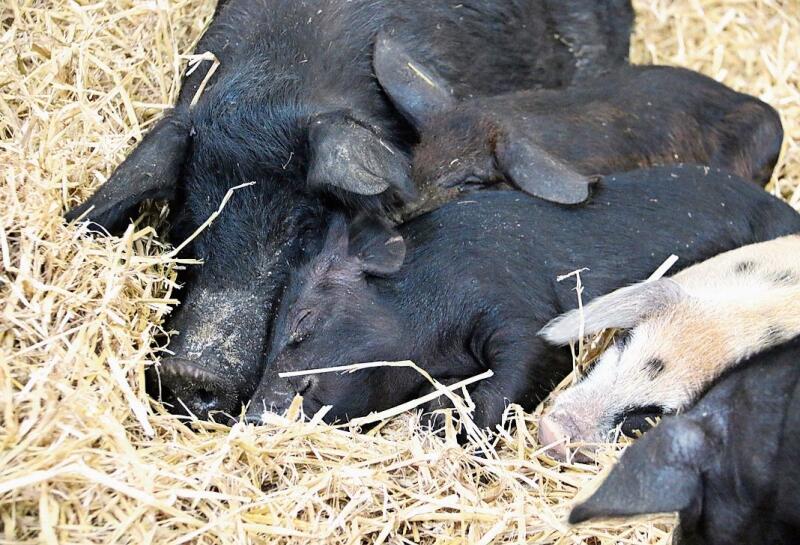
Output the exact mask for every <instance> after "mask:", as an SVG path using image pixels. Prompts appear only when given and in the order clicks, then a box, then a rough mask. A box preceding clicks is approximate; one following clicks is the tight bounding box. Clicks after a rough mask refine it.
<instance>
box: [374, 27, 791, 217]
mask: <svg viewBox="0 0 800 545" xmlns="http://www.w3.org/2000/svg"><path fill="white" fill-rule="evenodd" d="M375 55H376V73H377V75H378V79H379V81H380V82H381V85H382V86H383V88H384V89H385V90H386V92H387V93H388V94H389V95H390V96H391V98H392V100H393V101H394V103H395V104H396V105H397V107H398V109H399V110H400V111H401V112H403V113H404V115H405V116H406V117H407V118H408V119H409V121H411V122H412V123H413V124H414V126H415V127H416V128H417V130H418V131H419V133H420V139H421V141H420V143H419V144H418V145H417V146H416V147H415V148H414V155H413V164H412V173H413V179H414V183H415V185H416V186H417V188H418V190H419V192H420V196H419V198H418V199H417V201H416V202H414V203H412V204H411V205H410V206H409V207H408V208H406V209H405V210H403V211H402V214H403V215H404V216H409V215H416V214H418V213H420V211H421V210H429V209H432V208H435V207H436V206H439V205H440V204H441V203H442V202H444V201H447V200H450V199H452V198H454V197H456V196H457V195H458V194H460V193H461V192H462V191H464V190H466V189H470V188H476V187H481V186H488V185H494V184H497V183H499V182H505V183H507V184H510V185H511V186H513V187H516V188H519V189H522V190H523V191H526V192H528V193H530V194H532V195H537V196H542V197H545V198H547V199H549V200H555V201H557V202H562V203H576V202H581V201H583V200H584V199H586V197H587V196H588V192H589V186H590V184H591V182H592V177H593V176H595V175H602V174H609V173H613V172H617V173H618V172H623V171H627V170H632V169H636V168H642V167H646V166H654V165H667V164H678V163H691V164H698V165H709V166H713V167H718V168H723V169H727V170H730V171H731V172H733V173H735V174H737V175H739V176H741V177H743V178H745V179H748V180H753V181H754V182H757V183H759V184H762V185H763V184H766V183H767V182H768V181H769V179H770V176H771V175H772V169H773V168H774V166H775V163H776V161H777V159H778V154H779V153H780V149H781V143H782V140H783V128H782V126H781V120H780V117H779V116H778V113H777V112H776V111H775V110H774V109H773V108H772V107H771V106H769V105H768V104H766V103H764V102H762V101H760V100H758V99H757V98H755V97H752V96H750V95H745V94H742V93H737V92H735V91H733V90H732V89H730V88H728V87H726V86H725V85H723V84H721V83H718V82H716V81H714V80H713V79H711V78H708V77H706V76H704V75H702V74H699V73H697V72H693V71H691V70H686V69H683V68H673V67H668V66H627V65H623V66H619V67H617V68H616V69H613V70H611V71H610V72H609V73H607V74H605V75H602V76H600V77H597V78H595V79H594V80H592V81H585V82H582V84H580V85H574V86H572V87H570V88H568V89H562V90H549V89H537V90H528V91H519V92H515V93H510V94H505V95H499V96H494V97H479V98H475V99H473V100H468V101H464V102H459V101H457V100H456V99H455V98H454V94H453V92H452V89H450V87H449V85H448V83H447V81H446V80H444V79H442V78H441V77H439V76H438V75H437V74H436V72H435V70H434V69H433V68H429V67H426V66H424V65H423V64H422V63H421V62H417V61H415V60H414V59H413V58H412V57H411V56H410V55H409V54H407V53H406V54H404V53H403V51H402V48H400V46H398V45H397V44H392V43H391V42H379V43H378V44H377V45H376V53H375ZM403 66H407V67H409V66H410V67H412V68H405V69H404V68H403Z"/></svg>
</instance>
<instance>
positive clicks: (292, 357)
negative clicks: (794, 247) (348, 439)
mask: <svg viewBox="0 0 800 545" xmlns="http://www.w3.org/2000/svg"><path fill="white" fill-rule="evenodd" d="M798 230H800V215H798V214H797V213H796V212H795V211H794V210H793V209H792V208H791V207H789V206H788V205H787V204H786V203H783V202H781V201H780V200H778V199H776V198H774V197H772V196H770V195H769V194H767V193H765V192H764V191H762V190H761V189H760V188H758V187H757V186H756V185H754V184H751V183H749V182H746V181H744V180H742V179H740V178H736V177H734V176H732V175H730V174H727V173H724V172H721V171H718V170H714V169H709V168H702V167H696V166H672V167H659V168H652V169H649V170H639V171H633V172H631V173H626V174H622V175H618V176H609V177H608V178H607V179H606V180H605V181H603V182H601V183H600V184H599V185H598V188H597V191H596V193H595V194H594V195H593V197H592V199H591V200H590V201H589V202H587V203H586V204H585V205H584V206H580V207H564V206H561V205H557V204H553V203H550V202H547V201H543V200H540V199H535V198H531V197H529V196H527V195H525V194H522V193H519V192H514V191H485V192H476V193H474V194H473V195H471V196H470V198H469V199H464V200H460V201H455V202H452V203H448V204H446V205H445V206H443V207H442V208H439V209H437V210H435V211H433V212H431V213H429V214H426V215H423V216H420V217H418V218H416V219H414V220H412V221H410V222H408V223H406V224H404V225H403V226H401V227H400V228H399V232H396V231H394V230H392V229H390V228H386V227H384V226H383V225H381V224H378V223H376V222H374V221H368V220H359V221H355V222H353V223H352V224H351V226H350V228H349V229H348V226H347V225H346V222H345V220H344V219H343V218H341V217H340V218H338V219H337V220H336V221H334V222H333V224H332V226H331V228H330V229H329V231H328V235H327V239H326V241H325V245H324V248H323V250H322V252H321V253H320V254H319V255H318V256H317V257H315V258H314V259H312V260H311V261H310V262H309V263H307V264H306V265H304V266H303V267H302V268H301V269H299V270H298V271H297V272H296V273H295V274H293V276H292V279H291V280H290V283H289V287H288V291H287V294H286V296H285V298H284V300H283V302H282V305H281V310H280V312H279V314H278V316H277V318H276V323H275V335H274V339H273V343H272V348H271V355H270V362H271V363H269V364H268V366H269V367H270V368H271V367H272V366H274V367H275V368H276V369H277V371H278V372H284V371H295V370H305V369H314V368H320V367H331V366H338V365H346V364H352V363H358V362H369V361H376V360H406V359H410V360H413V361H415V362H416V363H417V364H418V365H420V366H421V367H423V368H424V369H426V370H427V371H428V372H429V373H430V374H431V375H432V376H434V377H435V378H437V379H439V380H440V381H442V382H445V383H447V382H452V381H456V380H458V379H463V378H466V377H470V376H473V375H476V374H478V373H480V372H482V371H484V370H486V369H491V370H493V371H494V376H493V377H491V378H489V379H487V380H484V381H482V382H480V383H478V384H477V385H476V386H475V387H474V389H473V390H472V392H471V397H472V400H473V401H474V403H475V406H476V408H475V412H474V421H475V423H476V424H477V425H479V426H482V427H494V426H495V425H496V424H498V423H499V422H500V419H501V415H502V413H503V410H504V408H505V406H506V404H507V403H508V402H514V403H519V404H521V405H522V406H523V407H525V408H527V409H530V408H532V407H533V406H534V405H535V403H536V402H538V401H539V400H540V399H541V398H542V397H543V395H544V394H546V393H547V392H548V391H549V390H550V389H551V387H552V385H553V384H554V383H555V382H556V381H558V380H559V379H560V378H562V377H563V376H564V375H565V374H566V373H567V372H568V371H569V370H570V369H571V364H570V361H571V359H570V357H569V353H568V351H565V350H564V349H561V348H553V347H548V346H547V345H546V344H545V342H544V340H543V339H542V338H541V337H539V336H538V335H537V332H538V331H539V330H540V329H541V327H542V326H543V325H544V324H545V323H547V321H548V320H550V319H551V318H553V317H554V316H557V315H558V314H559V313H561V312H562V311H564V310H565V309H570V308H572V307H573V306H574V304H575V293H574V291H573V289H572V286H570V285H569V283H568V282H564V283H560V284H559V283H556V280H555V278H556V276H557V275H559V274H563V273H567V272H570V271H573V270H575V269H578V268H581V267H592V269H591V272H589V273H587V275H586V276H585V283H586V287H585V292H584V300H591V299H592V298H593V297H596V296H599V295H602V294H604V293H607V292H609V291H611V290H614V289H616V288H618V287H620V286H623V285H625V284H628V283H631V282H633V281H634V280H637V279H639V278H642V277H644V276H646V275H648V274H650V273H651V272H652V271H653V270H654V269H656V268H657V267H658V266H659V265H660V264H661V263H662V262H663V260H664V259H665V258H666V257H668V256H669V255H670V254H671V253H678V254H679V255H680V256H681V257H682V263H683V264H686V265H688V264H691V263H693V262H696V261H698V260H701V259H705V258H707V257H710V256H712V255H715V254H717V253H719V252H720V251H723V250H727V249H731V248H735V247H738V246H741V245H743V244H747V243H750V242H755V241H760V240H767V239H771V238H774V237H777V236H780V235H784V234H786V233H791V232H795V231H798ZM290 381H291V382H292V385H293V387H294V389H295V391H296V392H297V393H298V394H301V395H302V396H303V403H304V407H305V409H306V411H307V413H309V414H313V413H314V412H315V411H317V410H318V409H320V408H321V407H322V406H323V405H331V406H332V410H330V411H329V412H328V413H327V415H326V417H325V418H326V419H327V420H328V421H334V420H347V419H350V418H353V417H357V416H362V415H365V414H367V413H369V412H370V411H376V410H381V409H385V408H388V407H392V406H394V405H397V404H399V403H401V402H404V401H407V400H409V399H412V398H414V397H415V396H418V395H424V394H425V393H426V392H425V391H424V390H425V389H426V388H427V387H428V386H427V384H428V383H427V382H426V381H425V379H423V378H422V377H421V376H419V375H418V374H416V373H415V372H414V371H413V370H411V369H402V368H376V369H370V370H364V371H359V372H356V373H352V374H335V373H328V374H318V375H307V376H302V377H295V378H291V379H290ZM273 388H274V382H273V381H271V380H265V381H262V383H261V384H260V385H259V388H258V389H257V391H256V393H255V395H254V397H253V399H252V401H251V406H250V408H249V411H248V416H249V419H250V420H252V421H255V422H257V421H259V417H260V415H261V414H262V412H263V410H264V403H262V400H271V399H272V397H273V396H272V393H271V390H272V389H273ZM435 406H436V404H433V405H431V406H430V407H428V409H430V408H433V407H435Z"/></svg>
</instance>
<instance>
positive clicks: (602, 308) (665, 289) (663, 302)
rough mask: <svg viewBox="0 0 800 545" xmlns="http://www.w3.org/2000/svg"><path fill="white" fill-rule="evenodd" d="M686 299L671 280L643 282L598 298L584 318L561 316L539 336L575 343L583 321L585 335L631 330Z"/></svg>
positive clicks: (576, 313)
mask: <svg viewBox="0 0 800 545" xmlns="http://www.w3.org/2000/svg"><path fill="white" fill-rule="evenodd" d="M685 297H686V294H685V292H684V291H683V289H682V288H681V287H680V285H679V284H678V283H677V282H675V281H674V280H672V279H671V278H660V279H658V280H654V281H652V282H641V283H639V284H634V285H632V286H627V287H624V288H620V289H618V290H617V291H613V292H611V293H609V294H608V295H604V296H602V297H598V298H596V299H595V300H594V301H592V302H591V303H589V304H588V305H586V306H585V307H583V315H581V312H580V310H579V309H575V310H570V311H569V312H566V313H564V314H562V315H561V316H559V317H558V318H555V319H553V320H551V321H550V322H549V323H548V324H547V325H545V326H544V327H543V328H542V329H541V331H539V335H540V336H541V337H543V338H544V339H545V340H546V341H547V342H549V343H550V344H554V345H564V344H567V343H569V342H572V341H576V340H578V336H579V335H580V331H581V318H583V331H584V334H585V335H593V334H595V333H598V332H600V331H602V330H604V329H608V328H619V329H630V328H632V327H634V326H636V325H637V324H638V323H639V322H641V321H642V320H643V319H644V318H646V317H648V316H653V315H655V314H657V313H658V312H661V311H663V310H664V309H665V308H668V307H669V306H671V305H674V304H675V303H677V302H678V301H680V300H682V299H683V298H685Z"/></svg>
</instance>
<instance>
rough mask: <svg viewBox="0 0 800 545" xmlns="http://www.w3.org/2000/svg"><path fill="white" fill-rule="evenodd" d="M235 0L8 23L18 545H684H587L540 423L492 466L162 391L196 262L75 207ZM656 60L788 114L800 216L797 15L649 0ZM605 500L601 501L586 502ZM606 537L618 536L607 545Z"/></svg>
mask: <svg viewBox="0 0 800 545" xmlns="http://www.w3.org/2000/svg"><path fill="white" fill-rule="evenodd" d="M213 4H214V0H175V1H174V2H168V1H167V0H158V1H156V0H150V1H139V0H115V1H106V0H96V1H94V2H83V1H63V2H61V1H56V2H46V1H37V0H26V1H22V0H6V1H5V2H4V3H3V7H2V8H0V13H1V14H2V15H1V16H0V59H2V62H1V63H0V135H2V136H0V147H1V148H2V150H1V151H0V153H2V155H0V176H2V183H3V187H2V190H0V262H1V263H2V272H0V296H1V297H2V301H3V311H2V317H0V351H1V352H0V543H33V542H35V541H36V542H44V543H48V544H51V543H77V542H80V543H137V544H138V543H150V542H155V543H171V544H178V543H231V542H236V543H245V542H269V543H284V542H292V543H301V542H329V543H371V542H376V543H456V542H458V543H462V542H463V543H490V542H493V541H497V542H501V541H502V542H518V543H523V542H528V543H586V544H591V545H598V544H610V543H647V544H651V543H652V544H655V543H668V536H669V532H670V522H671V517H661V518H653V519H640V520H638V521H634V522H631V523H625V524H622V523H601V524H597V525H594V526H587V527H581V528H577V529H569V528H567V527H566V525H565V524H564V522H563V521H564V519H565V515H566V513H567V512H568V509H569V506H570V504H571V502H572V501H573V500H574V497H575V495H576V493H577V491H578V490H579V489H581V488H585V487H587V485H588V486H591V484H592V483H593V481H594V480H595V479H594V477H595V476H596V474H597V473H598V472H599V471H601V468H604V467H607V466H608V465H610V464H611V463H612V462H613V460H614V459H615V456H616V453H617V450H618V449H619V447H615V446H608V447H607V448H605V449H604V450H602V451H601V452H600V453H599V454H598V456H597V458H598V462H599V464H598V465H597V466H595V465H580V464H572V465H559V464H556V463H555V462H553V461H552V460H551V459H549V458H548V457H547V456H545V455H542V454H541V453H540V451H539V445H537V444H536V441H535V439H534V438H535V436H536V419H537V415H536V414H534V415H525V414H522V413H521V412H520V411H518V410H515V409H514V408H512V409H511V410H510V411H509V414H508V417H509V418H511V419H514V420H516V421H517V423H518V426H517V429H518V431H517V432H515V434H514V435H513V436H512V435H507V436H502V437H500V438H499V439H498V444H497V451H498V456H497V457H495V456H489V457H488V458H482V457H480V456H476V455H475V454H474V452H473V451H470V450H466V451H465V450H462V449H460V448H458V447H457V446H455V443H454V442H453V440H452V438H449V439H447V440H442V439H438V438H436V437H432V436H429V435H425V434H420V433H419V432H417V431H415V429H414V418H413V417H411V416H408V415H404V416H401V417H398V418H396V419H394V420H392V421H391V422H388V423H386V424H385V425H381V426H379V427H378V428H376V429H373V430H372V431H371V432H370V433H369V434H358V433H355V432H353V431H351V430H348V429H333V428H329V427H326V426H323V425H319V424H316V423H313V422H312V423H308V422H302V421H300V419H299V418H298V411H297V410H296V409H295V410H292V411H290V413H289V414H288V415H287V416H286V417H275V419H274V422H273V423H272V424H270V425H267V426H264V427H261V428H254V427H252V426H250V427H248V426H243V425H237V426H235V427H233V428H226V427H223V426H220V425H216V424H200V425H197V426H193V427H191V428H190V427H187V425H185V423H182V422H181V421H179V420H178V419H177V418H175V417H173V416H171V415H168V414H166V413H165V412H164V410H163V408H162V407H160V406H158V404H156V403H153V402H151V401H150V400H149V399H148V398H147V396H146V395H145V393H144V378H143V371H144V368H145V366H146V365H148V364H150V363H152V362H153V361H154V360H155V359H156V358H157V357H158V354H157V352H156V350H155V349H154V348H153V345H154V339H155V337H156V336H157V334H158V333H159V332H160V324H161V323H162V322H163V319H164V316H165V314H166V313H167V312H168V310H169V308H170V306H171V305H173V304H174V303H175V297H177V296H178V295H179V292H176V286H175V284H174V277H175V270H176V267H178V266H184V265H182V264H179V263H176V262H175V261H174V260H173V259H171V258H169V257H168V256H166V255H165V254H166V253H167V251H168V248H166V247H165V246H164V245H163V244H162V243H161V242H159V239H158V237H157V236H156V234H155V232H154V231H153V229H151V228H141V227H140V228H138V230H136V229H133V228H131V229H130V230H129V231H128V232H127V233H126V234H125V236H123V237H121V238H89V237H86V236H84V234H85V233H83V232H82V231H81V230H76V228H75V227H69V226H66V225H65V224H64V223H63V221H62V219H61V217H60V215H61V213H62V211H63V210H64V207H65V206H72V205H75V204H76V203H78V202H80V201H81V200H83V199H85V198H86V197H87V196H88V195H89V194H90V193H91V192H92V190H93V189H94V188H96V187H97V186H98V185H99V184H101V183H102V182H103V181H104V180H106V179H107V177H108V176H109V174H110V173H111V172H112V170H113V168H114V166H115V165H117V164H118V163H119V162H120V161H121V160H122V158H123V157H124V156H125V155H126V154H127V153H128V152H129V151H130V149H131V147H132V146H133V145H134V143H135V142H136V141H138V139H140V138H141V136H142V134H143V132H145V131H146V130H147V128H148V127H149V126H150V125H152V123H153V122H154V120H155V119H157V118H158V116H159V114H160V112H161V111H162V110H163V109H164V108H166V107H167V106H168V105H170V104H171V103H172V101H173V98H174V96H175V94H176V91H177V89H178V82H179V77H180V73H181V71H182V70H183V68H184V66H185V63H186V62H187V58H186V56H185V55H186V54H187V53H189V52H191V50H192V47H193V44H194V42H195V41H196V40H197V38H198V36H199V34H200V33H201V32H202V30H203V28H204V26H205V25H206V24H207V22H208V20H209V18H210V16H211V13H212V11H213ZM636 7H637V11H638V17H639V18H638V31H637V35H636V38H635V53H634V59H635V60H636V61H638V62H660V63H674V64H679V65H682V66H688V67H691V68H695V69H698V70H701V71H703V72H705V73H707V74H710V75H711V76H714V77H716V78H718V79H721V80H722V81H724V82H726V83H728V84H729V85H732V86H733V87H735V88H737V89H740V90H746V91H748V92H751V93H753V94H755V95H758V96H760V97H761V98H763V99H765V100H767V101H768V102H770V103H771V104H773V105H774V106H776V107H777V108H778V109H779V110H780V111H781V113H782V116H783V121H784V124H785V127H786V130H787V136H788V137H787V140H786V146H785V149H784V154H783V158H782V161H781V165H780V167H779V168H778V170H777V176H776V178H775V180H774V181H773V184H772V186H771V188H770V189H771V190H772V191H775V192H776V193H780V194H782V195H783V196H784V197H785V198H787V199H788V200H790V202H792V203H793V204H794V205H795V206H797V205H800V189H798V188H800V90H799V89H798V87H800V86H799V85H798V74H800V67H798V65H797V59H796V57H797V55H796V54H797V51H800V5H799V4H798V3H797V0H783V1H781V0H716V1H714V0H680V1H678V0H639V1H637V2H636ZM584 493H585V492H584ZM589 536H596V537H589Z"/></svg>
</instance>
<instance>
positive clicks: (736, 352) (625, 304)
mask: <svg viewBox="0 0 800 545" xmlns="http://www.w3.org/2000/svg"><path fill="white" fill-rule="evenodd" d="M798 298H800V235H791V236H785V237H781V238H777V239H775V240H772V241H769V242H762V243H758V244H751V245H749V246H743V247H741V248H738V249H736V250H731V251H728V252H725V253H722V254H720V255H717V256H716V257H713V258H711V259H709V260H707V261H704V262H702V263H699V264H697V265H694V266H692V267H689V268H687V269H685V270H683V271H681V272H680V273H678V274H676V275H675V276H673V277H672V278H662V279H660V280H657V281H653V282H644V283H640V284H635V285H632V286H628V287H625V288H621V289H619V290H617V291H614V292H612V293H610V294H608V295H605V296H603V297H599V298H597V299H595V300H594V301H592V302H591V303H590V304H589V305H587V306H586V307H584V309H583V313H582V314H581V312H580V311H579V310H577V309H576V310H572V311H570V312H567V313H566V314H563V315H562V316H560V317H558V318H556V319H555V320H553V321H551V322H550V323H549V324H548V325H546V326H545V327H544V328H543V329H542V330H541V332H540V335H541V336H542V337H543V338H544V339H545V340H547V341H548V342H549V343H551V344H555V345H564V344H567V343H569V342H572V341H575V340H577V339H578V336H579V331H580V325H581V321H582V320H583V322H584V331H585V333H586V334H587V335H591V334H594V333H597V332H600V331H602V330H604V329H608V328H617V329H621V330H624V331H623V332H622V333H621V334H619V335H617V338H616V340H615V342H614V344H613V345H612V346H611V347H610V348H609V349H608V350H606V351H605V352H604V353H603V354H602V355H601V357H600V359H599V360H598V362H597V363H596V365H595V366H594V367H593V368H592V369H591V372H590V373H589V374H588V376H586V377H585V378H584V379H583V380H582V381H581V382H579V383H578V384H577V385H575V386H573V387H572V388H570V389H568V390H566V391H565V392H564V393H562V394H561V395H559V396H558V397H557V398H556V399H555V402H554V404H553V405H552V407H551V408H550V409H549V410H547V411H545V414H544V415H543V417H542V420H541V423H540V431H539V436H540V440H541V442H542V444H547V445H553V446H552V448H551V453H552V454H553V455H554V456H556V457H560V458H563V457H565V456H566V443H567V442H568V441H572V442H581V443H598V442H602V441H605V440H608V439H609V437H610V435H611V433H612V432H613V431H614V430H615V428H616V426H617V425H619V424H620V423H622V431H623V432H624V433H628V434H630V433H631V432H632V431H633V430H634V429H640V430H643V429H646V428H647V426H648V423H647V420H648V417H651V416H656V415H661V414H669V413H675V412H677V411H680V410H682V409H684V408H686V407H688V406H689V405H690V404H691V403H693V402H694V401H695V399H696V398H697V397H698V396H699V395H700V394H702V392H704V391H705V390H706V389H707V388H708V387H709V385H710V384H711V382H712V381H714V380H715V379H716V378H717V377H719V376H720V375H721V374H722V373H723V372H725V371H727V370H728V369H730V368H732V367H734V366H736V365H737V364H738V363H739V362H741V361H742V360H744V359H745V358H747V357H749V356H751V355H753V354H755V353H758V352H760V351H763V350H765V349H767V348H769V347H772V346H775V345H777V344H780V343H782V342H784V341H786V340H788V339H790V338H792V337H794V336H796V335H798V334H799V333H800V312H798V311H797V308H796V306H795V305H794V304H793V303H792V302H794V301H797V300H798ZM587 449H590V446H588V445H584V446H583V448H582V451H583V452H586V450H587ZM577 455H578V456H579V457H583V456H584V455H583V453H582V452H580V451H579V452H578V453H577Z"/></svg>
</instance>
